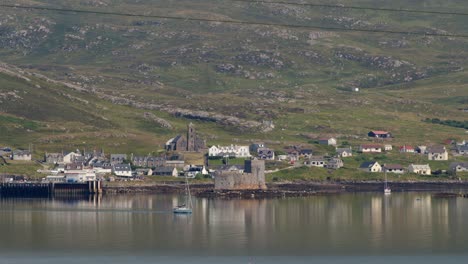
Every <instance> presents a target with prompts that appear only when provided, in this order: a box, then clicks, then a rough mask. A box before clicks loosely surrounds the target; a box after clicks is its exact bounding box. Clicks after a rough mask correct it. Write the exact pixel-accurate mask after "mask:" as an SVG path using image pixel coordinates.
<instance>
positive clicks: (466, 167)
mask: <svg viewBox="0 0 468 264" xmlns="http://www.w3.org/2000/svg"><path fill="white" fill-rule="evenodd" d="M449 170H450V171H454V172H462V171H468V162H452V163H450V166H449Z"/></svg>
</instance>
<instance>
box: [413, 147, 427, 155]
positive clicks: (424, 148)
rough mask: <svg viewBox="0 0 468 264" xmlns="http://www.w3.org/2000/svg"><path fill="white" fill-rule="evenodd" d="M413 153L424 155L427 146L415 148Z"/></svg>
mask: <svg viewBox="0 0 468 264" xmlns="http://www.w3.org/2000/svg"><path fill="white" fill-rule="evenodd" d="M414 151H415V152H416V153H418V154H426V151H427V146H423V145H421V146H417V147H416V149H415V150H414Z"/></svg>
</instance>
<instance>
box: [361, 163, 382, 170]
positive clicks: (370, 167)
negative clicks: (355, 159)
mask: <svg viewBox="0 0 468 264" xmlns="http://www.w3.org/2000/svg"><path fill="white" fill-rule="evenodd" d="M359 169H361V170H363V171H367V172H382V166H381V165H380V164H379V163H378V162H377V161H367V162H364V163H362V164H361V166H360V167H359Z"/></svg>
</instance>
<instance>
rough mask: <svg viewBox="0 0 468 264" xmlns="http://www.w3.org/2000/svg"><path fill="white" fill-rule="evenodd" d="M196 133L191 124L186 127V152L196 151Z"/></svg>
mask: <svg viewBox="0 0 468 264" xmlns="http://www.w3.org/2000/svg"><path fill="white" fill-rule="evenodd" d="M195 140H196V132H195V128H194V127H193V124H192V123H191V122H190V124H188V126H187V151H196V149H195Z"/></svg>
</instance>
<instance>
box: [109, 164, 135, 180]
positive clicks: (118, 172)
mask: <svg viewBox="0 0 468 264" xmlns="http://www.w3.org/2000/svg"><path fill="white" fill-rule="evenodd" d="M112 173H113V174H114V175H115V176H119V177H132V176H133V174H132V167H131V166H130V164H113V165H112Z"/></svg>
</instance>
